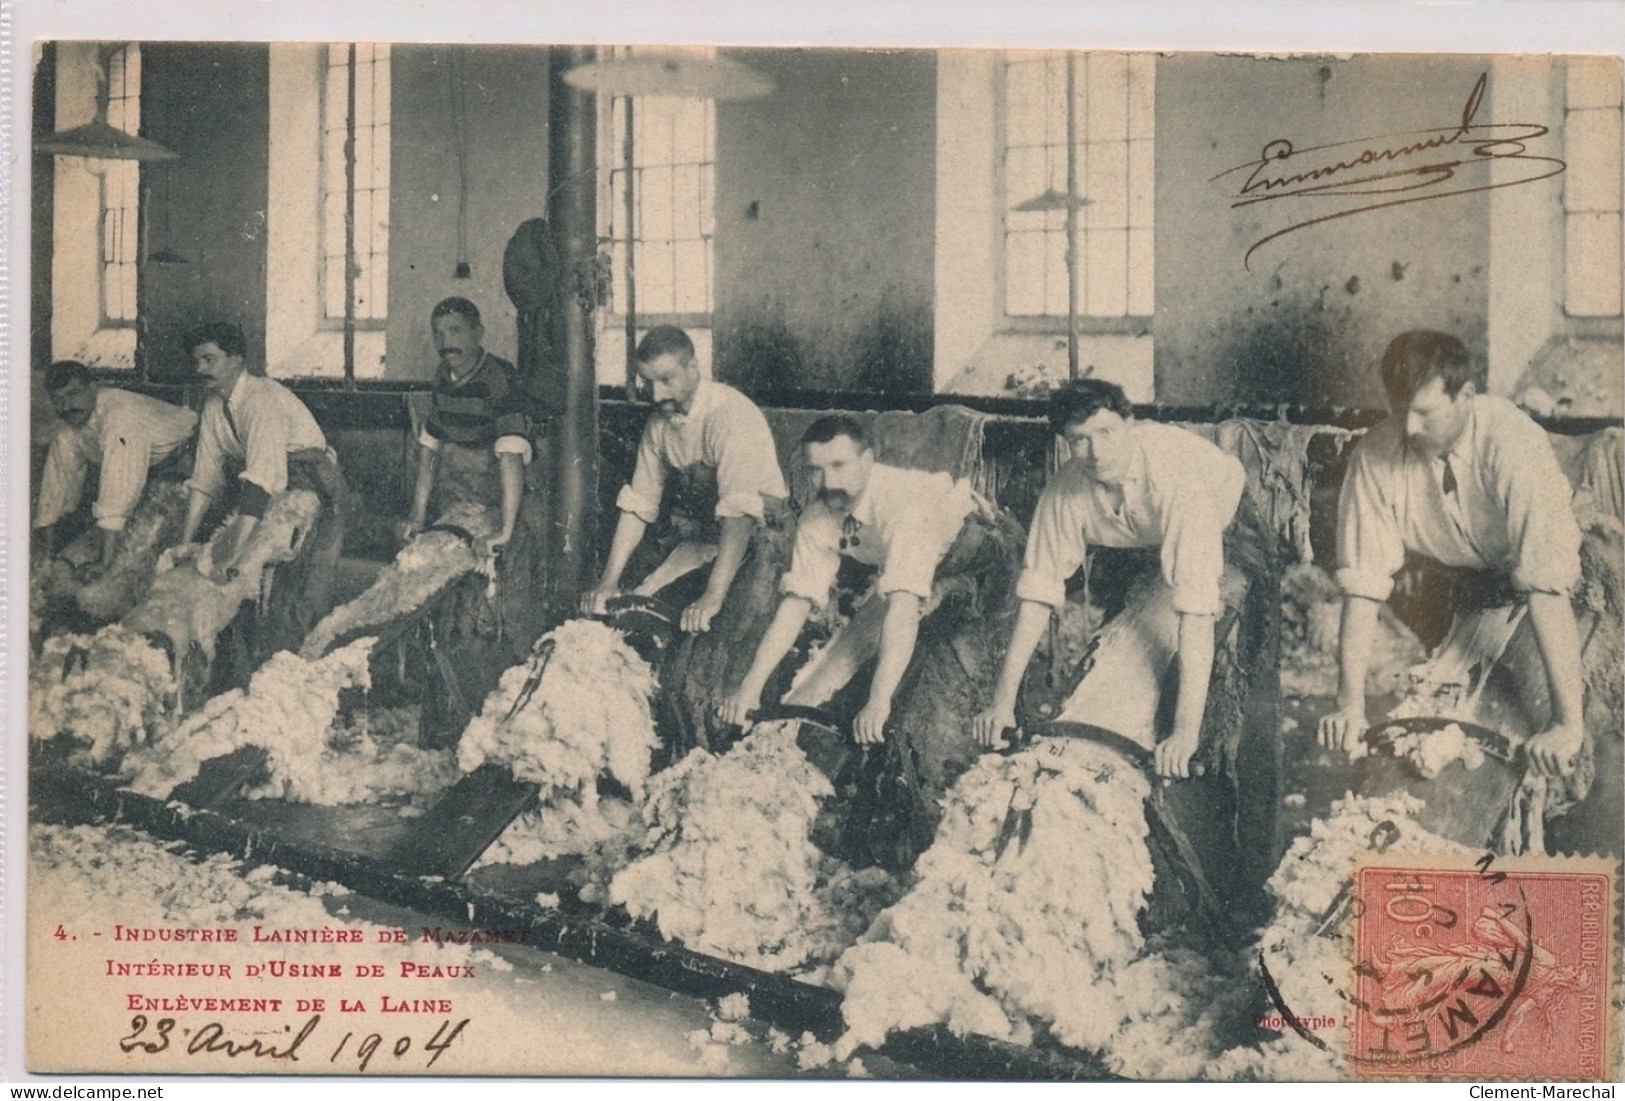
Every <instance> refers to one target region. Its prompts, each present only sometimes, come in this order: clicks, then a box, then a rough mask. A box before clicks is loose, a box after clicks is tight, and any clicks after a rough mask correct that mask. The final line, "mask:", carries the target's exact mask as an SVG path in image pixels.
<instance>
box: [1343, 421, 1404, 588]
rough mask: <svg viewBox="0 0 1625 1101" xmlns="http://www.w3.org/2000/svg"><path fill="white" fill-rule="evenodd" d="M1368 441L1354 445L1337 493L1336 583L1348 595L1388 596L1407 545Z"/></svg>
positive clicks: (1402, 561)
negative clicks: (1352, 454)
mask: <svg viewBox="0 0 1625 1101" xmlns="http://www.w3.org/2000/svg"><path fill="white" fill-rule="evenodd" d="M1370 440H1371V437H1370V436H1367V437H1366V439H1365V440H1362V441H1360V443H1359V444H1358V445H1356V447H1355V449H1354V457H1353V458H1352V459H1351V460H1350V462H1349V468H1348V472H1347V473H1346V474H1345V475H1344V476H1343V488H1342V491H1341V492H1340V493H1339V494H1338V499H1337V584H1338V586H1339V587H1340V588H1341V589H1342V590H1343V592H1344V593H1345V594H1347V595H1349V596H1362V597H1366V598H1367V599H1370V600H1387V599H1388V594H1389V593H1391V592H1393V589H1394V575H1395V574H1396V573H1398V572H1399V569H1400V567H1401V566H1403V565H1404V564H1405V543H1404V539H1403V537H1402V535H1401V533H1400V528H1399V516H1398V513H1397V512H1396V511H1395V509H1394V505H1393V502H1392V501H1391V500H1390V499H1389V495H1388V492H1387V490H1388V489H1389V488H1391V487H1385V486H1384V484H1383V480H1382V478H1381V477H1380V474H1379V471H1378V470H1377V469H1376V467H1377V463H1378V460H1377V459H1376V458H1375V457H1374V456H1373V454H1372V451H1371V448H1369V447H1368V446H1367V444H1368V442H1369V441H1370Z"/></svg>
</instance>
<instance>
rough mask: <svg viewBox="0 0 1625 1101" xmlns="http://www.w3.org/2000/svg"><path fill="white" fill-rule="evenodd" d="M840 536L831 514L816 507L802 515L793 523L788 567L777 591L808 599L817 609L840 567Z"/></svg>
mask: <svg viewBox="0 0 1625 1101" xmlns="http://www.w3.org/2000/svg"><path fill="white" fill-rule="evenodd" d="M840 537H841V525H840V521H839V520H837V519H835V517H834V515H833V514H832V513H830V512H828V511H827V510H825V509H823V508H820V507H818V506H816V505H815V506H813V507H811V508H809V509H808V510H807V511H806V512H803V513H802V514H801V518H800V519H799V520H798V521H797V522H796V539H795V544H794V545H793V546H792V548H791V551H790V568H789V569H788V570H786V571H785V574H784V577H783V578H782V579H780V581H779V592H781V593H783V594H784V595H785V596H799V597H802V598H803V599H805V600H810V601H811V602H812V603H813V605H814V606H815V607H818V608H822V607H823V606H824V605H825V604H826V603H828V602H829V593H830V590H831V589H832V588H834V587H835V576H836V574H837V573H839V572H840V568H841V556H840V551H839V549H838V548H839V543H840Z"/></svg>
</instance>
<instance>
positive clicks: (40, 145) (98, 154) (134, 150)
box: [34, 47, 176, 161]
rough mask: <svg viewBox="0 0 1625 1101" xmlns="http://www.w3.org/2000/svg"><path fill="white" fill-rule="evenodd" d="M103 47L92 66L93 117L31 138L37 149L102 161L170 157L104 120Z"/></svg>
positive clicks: (151, 144)
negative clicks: (94, 78) (69, 126)
mask: <svg viewBox="0 0 1625 1101" xmlns="http://www.w3.org/2000/svg"><path fill="white" fill-rule="evenodd" d="M107 64H108V60H107V50H106V48H105V47H104V48H103V50H102V56H101V58H100V60H99V62H98V64H97V66H96V117H95V118H93V119H91V120H90V121H89V122H87V123H85V124H84V125H83V126H75V127H73V128H72V129H70V130H60V131H58V132H56V133H54V134H50V135H48V136H46V137H43V138H39V139H37V140H36V141H35V142H34V150H35V152H38V153H51V154H54V155H56V156H58V157H90V158H93V159H95V160H103V161H172V160H174V159H175V158H176V154H175V153H173V152H172V151H170V150H168V149H166V148H164V147H163V146H162V145H159V144H158V143H157V142H155V141H152V140H151V139H149V138H143V137H140V136H139V135H136V134H128V133H125V132H124V131H123V130H120V129H119V128H118V127H116V126H113V125H112V124H110V123H109V122H108V121H107V97H108V87H107V79H108V78H107Z"/></svg>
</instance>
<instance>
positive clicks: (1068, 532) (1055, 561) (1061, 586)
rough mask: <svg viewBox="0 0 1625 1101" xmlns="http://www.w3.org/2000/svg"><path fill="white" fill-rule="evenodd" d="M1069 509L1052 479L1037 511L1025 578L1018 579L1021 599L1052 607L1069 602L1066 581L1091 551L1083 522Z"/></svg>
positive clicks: (1025, 561) (1025, 560) (1023, 567)
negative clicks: (1068, 511)
mask: <svg viewBox="0 0 1625 1101" xmlns="http://www.w3.org/2000/svg"><path fill="white" fill-rule="evenodd" d="M1066 512H1067V510H1066V508H1065V507H1064V501H1063V499H1062V493H1061V491H1060V487H1059V486H1058V485H1057V484H1056V483H1055V482H1054V481H1052V482H1051V484H1050V486H1049V488H1047V489H1045V490H1044V493H1043V495H1042V496H1041V497H1040V498H1039V499H1038V507H1037V508H1036V509H1035V510H1034V511H1033V522H1032V524H1031V525H1030V526H1029V529H1028V532H1027V550H1026V553H1025V555H1024V556H1023V558H1022V564H1021V578H1020V579H1019V580H1018V581H1017V582H1016V596H1017V597H1018V598H1020V599H1022V600H1030V601H1033V602H1034V603H1037V604H1048V605H1049V606H1050V607H1051V608H1059V607H1060V606H1061V605H1062V604H1065V603H1066V580H1067V578H1069V577H1071V576H1072V575H1073V574H1074V573H1077V572H1078V569H1079V567H1081V566H1082V565H1083V560H1084V558H1085V556H1086V555H1087V554H1088V553H1089V546H1088V544H1087V543H1086V542H1085V541H1084V537H1083V524H1082V522H1081V521H1078V520H1075V519H1074V518H1069V517H1068V516H1067V515H1066Z"/></svg>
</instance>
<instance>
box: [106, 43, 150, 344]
mask: <svg viewBox="0 0 1625 1101" xmlns="http://www.w3.org/2000/svg"><path fill="white" fill-rule="evenodd" d="M107 122H108V125H110V126H113V127H116V128H117V129H120V130H123V131H124V132H125V133H127V134H139V133H140V132H141V47H140V46H138V45H136V44H135V43H128V44H126V45H123V46H120V47H118V48H117V49H115V50H113V51H112V52H111V53H110V54H108V57H107ZM98 164H99V167H98V168H97V169H96V171H98V172H100V174H101V177H102V203H101V207H102V209H101V248H102V259H101V265H102V278H101V292H102V324H103V325H107V326H122V325H134V324H135V316H136V272H137V263H138V261H139V259H140V256H139V250H140V247H141V165H140V162H138V161H111V160H110V161H101V162H98Z"/></svg>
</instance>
